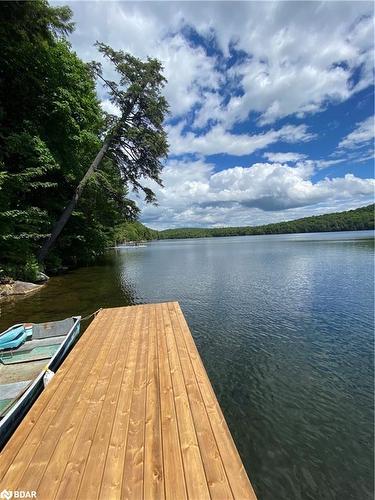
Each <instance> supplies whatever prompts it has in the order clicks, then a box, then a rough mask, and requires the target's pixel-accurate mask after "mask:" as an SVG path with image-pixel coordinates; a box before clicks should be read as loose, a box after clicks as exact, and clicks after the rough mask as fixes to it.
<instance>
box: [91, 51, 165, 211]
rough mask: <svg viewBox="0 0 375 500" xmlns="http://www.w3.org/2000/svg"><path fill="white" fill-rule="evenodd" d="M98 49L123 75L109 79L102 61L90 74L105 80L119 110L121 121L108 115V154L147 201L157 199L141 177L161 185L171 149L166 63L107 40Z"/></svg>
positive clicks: (93, 64)
mask: <svg viewBox="0 0 375 500" xmlns="http://www.w3.org/2000/svg"><path fill="white" fill-rule="evenodd" d="M97 47H98V50H99V51H100V52H101V53H102V54H103V56H104V57H105V58H106V59H108V60H109V61H110V62H111V63H112V64H113V66H114V68H115V70H116V72H117V74H118V78H119V82H118V83H117V82H113V81H108V80H106V79H105V78H104V77H103V73H102V67H101V65H100V64H99V63H97V62H93V63H91V71H92V73H93V74H95V75H96V76H97V77H98V78H100V79H101V80H103V81H104V82H105V86H106V90H107V92H108V94H109V99H110V101H111V102H112V103H113V104H115V105H116V106H117V108H118V109H119V110H120V112H121V116H120V118H118V119H117V118H116V117H115V116H113V115H112V116H110V117H109V123H110V124H111V125H112V127H111V130H110V132H109V140H110V146H109V157H110V158H112V160H113V161H114V163H115V164H116V165H117V167H118V168H119V170H120V171H121V174H122V178H123V179H124V180H125V181H126V182H128V183H129V184H131V186H132V188H133V190H134V191H136V192H138V191H139V190H141V191H142V192H143V193H144V195H145V200H146V201H147V202H155V195H154V193H153V191H152V190H151V189H150V188H148V187H147V186H145V185H144V184H142V183H141V179H152V180H154V181H155V182H156V183H158V184H159V185H161V180H160V173H161V171H162V168H163V165H162V163H161V160H162V159H163V158H165V157H166V156H167V153H168V143H167V135H166V132H165V131H164V129H163V122H164V119H165V116H166V113H167V111H168V104H167V101H166V100H165V98H164V97H163V96H162V94H161V92H162V89H163V86H164V84H165V81H166V80H165V78H164V77H163V75H162V69H163V68H162V65H161V63H160V62H159V61H158V60H157V59H151V58H148V59H147V61H141V60H140V59H138V58H136V57H134V56H132V55H130V54H127V53H125V52H123V51H121V50H120V51H116V50H113V49H112V48H111V47H109V46H108V45H105V44H104V43H97Z"/></svg>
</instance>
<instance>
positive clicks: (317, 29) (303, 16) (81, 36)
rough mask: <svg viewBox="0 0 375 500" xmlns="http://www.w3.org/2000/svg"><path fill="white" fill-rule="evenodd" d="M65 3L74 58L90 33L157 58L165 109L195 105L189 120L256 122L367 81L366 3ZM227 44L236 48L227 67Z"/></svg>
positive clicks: (369, 27)
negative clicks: (195, 41) (197, 41)
mask: <svg viewBox="0 0 375 500" xmlns="http://www.w3.org/2000/svg"><path fill="white" fill-rule="evenodd" d="M71 5H72V9H73V11H74V14H75V20H76V21H77V31H76V32H75V33H74V34H73V35H72V42H73V46H74V48H75V49H76V50H77V51H78V53H79V55H81V56H82V57H83V58H84V59H88V60H90V59H93V58H95V56H96V54H95V50H94V49H92V48H90V46H92V44H93V43H94V42H95V40H97V39H98V40H101V41H104V42H106V43H109V44H110V45H112V46H113V47H114V48H122V49H124V50H127V51H131V52H132V53H133V54H135V55H137V56H139V57H142V58H144V57H146V56H148V55H150V56H153V57H158V58H160V59H161V61H162V62H163V64H164V66H165V74H166V76H167V77H168V80H169V82H168V85H167V87H166V96H167V98H168V100H169V101H170V103H171V109H172V113H173V114H174V115H175V116H181V115H182V114H183V113H186V112H187V111H189V110H190V111H191V110H192V109H193V108H194V107H196V106H200V111H198V113H197V116H196V126H200V127H202V126H204V125H205V124H206V123H207V121H208V120H209V119H216V120H219V121H220V122H223V124H224V127H225V128H229V127H230V126H231V125H232V124H234V123H236V122H238V121H243V120H245V119H246V118H247V116H248V115H249V113H250V112H252V111H253V112H254V111H255V112H257V113H260V115H261V118H260V121H261V123H263V124H265V123H272V122H273V121H275V120H277V119H278V118H281V117H285V116H288V115H293V114H296V115H298V116H303V115H305V114H308V113H315V112H317V111H319V110H321V109H324V107H325V106H326V104H327V102H341V101H343V100H345V99H347V98H349V97H350V96H351V95H353V93H355V92H358V91H359V90H361V89H363V88H365V87H366V86H368V85H369V84H371V83H372V81H373V13H374V8H373V5H372V4H371V3H370V2H326V3H320V2H319V3H318V2H275V3H273V2H237V3H236V4H233V3H231V2H186V3H185V2H161V3H160V2H96V3H95V2H72V3H71ZM234 5H235V6H234ZM260 20H261V22H260ZM189 28H193V29H194V30H196V31H197V32H198V33H199V34H200V35H201V36H202V37H204V38H205V40H206V41H209V42H211V43H212V42H213V41H215V42H216V45H217V47H218V48H219V49H220V50H221V51H222V57H219V56H218V54H217V52H216V53H215V52H214V53H210V54H207V53H206V52H205V50H204V49H203V48H201V47H197V46H193V45H192V44H191V43H189V42H187V40H186V37H185V36H184V31H183V29H185V30H186V29H189ZM231 48H235V49H236V50H238V51H240V54H241V61H240V62H239V61H237V62H236V63H235V64H234V65H233V60H231V59H230V57H229V56H230V55H231ZM231 64H232V66H231V68H230V69H229V67H228V65H229V66H230V65H231ZM219 67H220V68H221V70H220V71H219V69H218V68H219ZM354 75H355V80H354V79H353V76H354Z"/></svg>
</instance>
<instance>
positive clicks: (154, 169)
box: [38, 43, 168, 262]
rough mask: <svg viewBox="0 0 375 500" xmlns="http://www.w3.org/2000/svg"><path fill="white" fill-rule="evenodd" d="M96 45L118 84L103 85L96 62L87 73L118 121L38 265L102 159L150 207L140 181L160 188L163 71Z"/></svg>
mask: <svg viewBox="0 0 375 500" xmlns="http://www.w3.org/2000/svg"><path fill="white" fill-rule="evenodd" d="M97 46H98V49H99V51H100V52H101V53H102V54H103V56H104V57H105V58H107V59H108V60H109V61H110V62H111V63H112V64H113V65H114V66H115V69H116V72H117V73H118V75H119V81H118V82H114V81H109V80H106V79H105V78H104V77H103V71H102V66H101V64H99V63H95V62H94V63H92V64H91V66H90V67H91V71H92V73H93V74H95V75H96V76H98V77H99V78H100V79H101V80H103V81H104V83H105V86H106V88H107V91H108V93H109V96H110V100H111V102H112V103H113V104H115V105H116V106H117V107H118V109H119V110H120V113H121V116H120V118H116V117H115V116H113V115H112V116H109V117H108V125H109V130H108V132H107V134H106V136H105V139H104V141H103V144H102V147H101V148H100V150H99V152H98V153H97V155H96V157H95V159H94V161H93V162H92V163H91V165H90V166H89V168H88V169H87V171H86V173H85V174H84V176H83V178H82V180H81V181H80V182H79V184H78V186H77V188H76V190H75V192H74V194H73V197H72V198H71V200H70V202H69V203H68V204H67V206H66V207H65V209H64V211H63V213H62V214H61V216H60V218H59V219H58V221H57V222H56V224H55V225H54V227H53V229H52V232H51V234H50V236H49V237H48V239H47V240H46V241H45V243H44V244H43V246H42V248H41V250H40V252H39V256H38V260H39V262H43V261H44V259H45V258H46V256H47V254H48V252H49V251H50V249H51V247H52V245H53V244H54V242H55V241H56V239H57V238H58V237H59V235H60V233H61V231H62V230H63V228H64V227H65V225H66V223H67V221H68V220H69V218H70V217H71V214H72V212H73V210H74V208H75V207H76V205H77V203H78V200H79V199H80V197H81V195H82V192H83V190H84V188H85V186H86V184H87V182H88V181H89V179H90V178H91V177H92V176H93V175H94V174H95V173H96V172H97V170H98V168H99V167H100V165H101V163H102V160H103V158H104V157H105V156H106V155H107V156H108V157H109V158H110V159H111V160H112V161H113V162H114V164H115V165H116V166H117V167H118V169H119V171H120V174H121V178H122V180H123V182H124V183H129V184H130V185H131V186H132V188H133V190H135V191H139V190H142V191H143V192H144V194H145V199H146V201H147V202H154V201H155V195H154V193H153V191H152V190H151V189H150V188H148V187H147V186H145V185H143V184H142V183H141V182H140V180H141V179H142V178H146V179H147V178H148V179H152V180H153V181H155V182H157V183H158V184H161V180H160V173H161V170H162V163H161V160H162V158H164V157H166V155H167V152H168V143H167V138H166V133H165V131H164V129H163V121H164V118H165V114H166V113H167V109H168V105H167V102H166V100H165V98H164V97H163V96H162V94H161V90H162V88H163V86H164V84H165V78H164V77H163V76H162V66H161V64H160V62H159V61H158V60H156V59H151V58H148V59H147V61H146V62H143V61H141V60H140V59H138V58H136V57H134V56H132V55H130V54H126V53H124V52H122V51H115V50H113V49H112V48H111V47H109V46H108V45H105V44H102V43H97Z"/></svg>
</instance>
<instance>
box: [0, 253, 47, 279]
mask: <svg viewBox="0 0 375 500" xmlns="http://www.w3.org/2000/svg"><path fill="white" fill-rule="evenodd" d="M39 271H40V269H39V264H38V262H37V260H36V258H35V256H34V255H28V256H26V258H25V261H24V262H22V263H21V262H20V263H18V264H14V263H13V264H9V263H8V264H6V265H5V266H4V268H3V269H0V282H5V281H7V280H6V278H8V277H12V278H13V277H15V278H17V279H19V280H22V281H31V282H33V281H37V280H38V276H39Z"/></svg>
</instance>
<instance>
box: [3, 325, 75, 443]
mask: <svg viewBox="0 0 375 500" xmlns="http://www.w3.org/2000/svg"><path fill="white" fill-rule="evenodd" d="M73 320H74V322H73V325H72V326H71V328H70V330H69V331H68V333H67V334H66V336H65V338H64V340H63V341H62V342H61V344H60V345H59V347H58V349H57V350H56V352H55V353H54V355H53V356H52V357H51V358H50V360H49V362H48V363H47V365H45V368H44V369H43V370H41V371H40V372H39V374H38V375H37V377H36V378H35V379H34V380H33V381H32V383H30V384H29V385H28V386H27V387H26V389H25V390H24V393H23V394H22V395H21V396H20V397H19V398H18V400H17V402H16V403H14V404H13V405H12V406H11V407H10V409H9V411H7V413H6V414H5V416H4V417H3V418H2V420H1V421H0V450H1V449H2V448H3V447H4V445H5V444H6V442H7V441H8V439H9V438H10V436H11V435H12V434H13V432H14V431H15V429H16V428H17V427H18V425H19V424H20V422H21V421H22V419H23V418H24V416H25V415H26V413H27V412H28V411H29V409H30V408H31V406H32V405H33V403H34V402H35V400H36V399H37V398H38V396H39V395H40V394H41V393H42V392H43V390H44V387H45V383H44V376H45V374H46V372H47V370H49V371H51V372H56V370H57V369H58V368H59V367H60V365H61V364H62V362H63V361H64V359H65V358H66V356H67V355H68V353H69V351H70V349H71V348H72V346H73V344H74V343H75V341H76V339H77V337H78V335H79V331H80V322H81V317H80V316H78V317H75V318H73ZM0 390H1V386H0Z"/></svg>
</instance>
